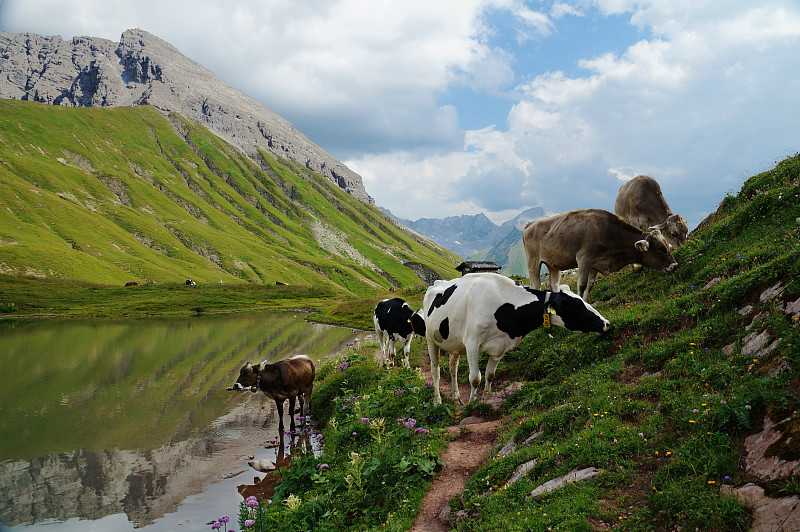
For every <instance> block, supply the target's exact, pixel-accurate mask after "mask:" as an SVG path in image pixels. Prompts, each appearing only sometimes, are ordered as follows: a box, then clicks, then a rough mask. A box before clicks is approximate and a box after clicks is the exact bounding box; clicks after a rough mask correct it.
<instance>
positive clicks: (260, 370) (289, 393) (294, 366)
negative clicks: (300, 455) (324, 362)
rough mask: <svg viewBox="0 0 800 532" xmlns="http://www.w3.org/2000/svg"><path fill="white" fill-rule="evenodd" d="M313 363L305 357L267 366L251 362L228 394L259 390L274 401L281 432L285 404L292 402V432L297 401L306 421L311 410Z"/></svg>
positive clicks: (290, 413) (242, 370) (293, 357)
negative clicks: (251, 389) (250, 389)
mask: <svg viewBox="0 0 800 532" xmlns="http://www.w3.org/2000/svg"><path fill="white" fill-rule="evenodd" d="M315 372H316V368H315V367H314V362H312V361H311V359H310V358H308V357H307V356H306V355H294V356H292V357H291V358H288V359H286V360H281V361H280V362H275V363H274V364H268V363H267V362H262V363H260V364H253V363H252V362H250V361H248V362H247V363H246V364H245V365H244V367H243V368H242V369H241V371H240V372H239V378H238V379H236V383H235V384H234V385H233V387H232V388H228V389H229V390H243V389H245V388H250V387H253V388H254V389H253V391H258V390H259V389H260V390H261V391H262V392H264V394H265V395H266V396H267V397H269V398H270V399H273V400H274V401H275V406H276V407H277V409H278V431H279V432H281V433H282V432H283V402H284V401H285V400H286V399H288V400H289V418H290V419H291V424H290V425H289V427H290V429H291V430H294V429H295V424H294V402H295V398H297V399H298V401H299V402H300V410H301V411H302V415H303V417H306V415H307V414H308V409H309V407H310V406H311V391H312V389H313V388H314V374H315Z"/></svg>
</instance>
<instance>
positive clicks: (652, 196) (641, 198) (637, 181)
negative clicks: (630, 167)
mask: <svg viewBox="0 0 800 532" xmlns="http://www.w3.org/2000/svg"><path fill="white" fill-rule="evenodd" d="M614 212H615V213H617V214H618V215H620V216H621V217H622V218H624V219H625V220H627V221H628V222H630V223H631V224H632V225H634V226H636V227H638V228H639V229H641V230H642V231H647V230H650V229H658V230H659V231H661V234H662V235H664V238H665V239H666V241H667V243H668V244H670V245H671V246H674V247H678V246H680V245H682V244H684V243H685V242H686V234H687V233H688V232H689V227H688V226H687V225H686V224H687V222H688V221H689V220H687V219H686V218H684V217H683V216H681V215H680V214H673V213H672V209H670V208H669V205H667V200H665V199H664V195H663V194H662V193H661V187H660V186H659V185H658V181H656V180H655V179H653V178H652V177H649V176H646V175H638V176H636V177H634V178H633V179H631V180H630V181H627V182H626V183H623V184H622V186H621V187H619V192H618V193H617V201H616V202H615V203H614Z"/></svg>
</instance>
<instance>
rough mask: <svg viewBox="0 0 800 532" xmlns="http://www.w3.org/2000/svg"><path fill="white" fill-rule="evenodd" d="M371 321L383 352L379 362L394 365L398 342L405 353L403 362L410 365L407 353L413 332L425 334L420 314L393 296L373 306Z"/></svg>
mask: <svg viewBox="0 0 800 532" xmlns="http://www.w3.org/2000/svg"><path fill="white" fill-rule="evenodd" d="M372 321H373V323H375V334H377V336H378V343H379V344H380V346H381V352H382V354H383V360H382V361H381V363H382V364H385V365H387V366H394V358H395V356H397V345H398V344H399V345H400V346H401V347H403V353H404V354H405V357H404V359H403V364H404V365H405V367H407V368H408V367H410V363H409V361H408V353H409V351H411V340H413V339H414V335H415V334H418V335H419V336H425V320H423V318H422V316H420V315H419V313H417V312H414V311H413V310H411V307H409V306H408V303H406V302H405V301H403V300H402V299H400V298H399V297H395V298H392V299H384V300H383V301H381V302H380V303H378V304H377V305H376V306H375V311H374V312H373V313H372Z"/></svg>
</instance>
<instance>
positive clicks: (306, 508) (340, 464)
mask: <svg viewBox="0 0 800 532" xmlns="http://www.w3.org/2000/svg"><path fill="white" fill-rule="evenodd" d="M373 350H374V347H371V348H368V349H366V350H364V352H363V353H360V354H359V353H355V352H351V353H349V354H347V355H343V356H341V357H340V358H339V359H337V360H335V361H329V362H328V363H327V364H325V365H324V366H323V367H322V368H321V369H320V371H319V374H318V376H319V381H318V382H319V384H318V385H317V387H316V389H315V391H314V399H313V400H314V416H315V418H316V419H318V420H320V421H321V422H322V423H323V424H324V426H325V428H324V430H323V431H322V436H323V438H324V442H325V443H324V453H323V454H322V455H321V456H318V457H314V456H313V455H312V454H310V453H309V454H306V455H303V456H296V457H295V458H293V462H292V467H291V469H290V470H288V471H283V472H281V474H282V478H283V480H282V481H281V483H280V484H278V487H277V488H276V490H275V495H274V497H273V502H272V504H271V505H268V506H265V505H261V508H260V509H259V510H258V511H257V512H256V515H255V517H257V519H255V521H256V523H255V525H253V526H251V527H249V528H245V526H244V524H245V521H246V519H247V518H248V517H250V515H249V513H248V511H247V508H246V506H245V504H244V503H242V509H241V512H240V519H239V526H240V527H241V529H242V530H245V529H246V530H253V531H256V530H257V531H273V530H274V531H282V530H408V529H409V528H410V527H411V525H412V524H413V520H414V516H415V514H416V511H417V507H418V505H419V503H420V501H421V500H422V497H423V496H424V494H425V491H426V490H427V488H428V487H429V486H430V479H431V478H432V477H433V475H434V473H435V471H436V469H437V468H438V467H439V466H440V460H439V458H438V457H439V455H440V454H441V452H442V450H443V449H444V446H445V445H446V443H445V439H444V436H443V435H444V434H445V431H443V430H442V428H441V427H443V426H444V425H446V424H448V423H449V422H451V421H452V418H451V416H450V414H449V412H448V409H447V407H445V406H439V407H435V408H434V407H431V405H430V391H429V390H428V388H426V386H425V385H424V383H423V382H422V379H421V377H420V376H419V375H418V374H417V373H416V372H414V371H412V370H408V369H396V370H392V371H386V370H383V369H381V368H380V367H378V365H377V364H376V362H375V360H374V357H373V356H372V352H373ZM312 437H314V436H312Z"/></svg>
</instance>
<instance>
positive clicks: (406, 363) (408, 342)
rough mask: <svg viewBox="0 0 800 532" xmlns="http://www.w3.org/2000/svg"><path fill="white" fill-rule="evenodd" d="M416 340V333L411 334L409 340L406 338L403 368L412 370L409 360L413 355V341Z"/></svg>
mask: <svg viewBox="0 0 800 532" xmlns="http://www.w3.org/2000/svg"><path fill="white" fill-rule="evenodd" d="M413 338H414V333H411V334H410V335H409V336H408V338H406V345H405V346H403V355H404V357H403V366H404V367H406V368H409V369H410V368H411V362H409V360H408V355H409V353H411V340H412V339H413Z"/></svg>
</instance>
